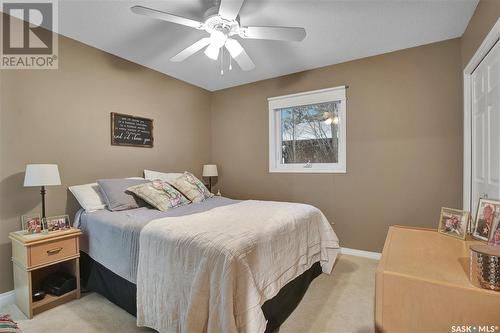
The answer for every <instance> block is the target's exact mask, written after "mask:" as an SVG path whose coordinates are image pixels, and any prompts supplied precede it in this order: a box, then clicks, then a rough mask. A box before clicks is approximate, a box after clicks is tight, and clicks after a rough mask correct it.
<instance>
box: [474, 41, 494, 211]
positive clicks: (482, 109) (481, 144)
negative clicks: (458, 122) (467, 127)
mask: <svg viewBox="0 0 500 333" xmlns="http://www.w3.org/2000/svg"><path fill="white" fill-rule="evenodd" d="M471 194H472V198H471V199H472V205H471V207H472V211H471V213H472V214H473V216H475V213H476V209H477V203H478V200H479V198H480V197H488V198H490V199H500V43H499V42H497V43H496V45H495V46H494V47H493V48H492V49H491V51H490V52H489V53H488V55H487V56H486V57H485V58H484V59H483V61H482V62H481V63H480V64H479V66H478V67H477V68H476V70H475V71H474V73H472V193H471Z"/></svg>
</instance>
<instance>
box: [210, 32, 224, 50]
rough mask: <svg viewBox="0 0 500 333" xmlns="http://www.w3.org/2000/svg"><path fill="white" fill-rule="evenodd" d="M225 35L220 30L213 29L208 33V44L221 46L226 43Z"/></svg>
mask: <svg viewBox="0 0 500 333" xmlns="http://www.w3.org/2000/svg"><path fill="white" fill-rule="evenodd" d="M226 40H227V35H226V34H225V33H223V32H222V31H219V30H215V31H213V32H212V33H211V34H210V44H211V45H214V46H217V47H219V48H221V47H223V46H224V44H225V43H226Z"/></svg>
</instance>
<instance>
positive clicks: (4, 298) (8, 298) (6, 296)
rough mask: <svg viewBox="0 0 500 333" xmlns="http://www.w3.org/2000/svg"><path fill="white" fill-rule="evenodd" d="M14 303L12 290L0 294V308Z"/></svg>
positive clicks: (14, 296)
mask: <svg viewBox="0 0 500 333" xmlns="http://www.w3.org/2000/svg"><path fill="white" fill-rule="evenodd" d="M14 303H16V294H15V293H14V290H11V291H7V292H6V293H3V294H0V308H2V307H4V306H7V305H10V304H14Z"/></svg>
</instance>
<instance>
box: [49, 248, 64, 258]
mask: <svg viewBox="0 0 500 333" xmlns="http://www.w3.org/2000/svg"><path fill="white" fill-rule="evenodd" d="M62 249H63V248H62V247H58V248H55V249H52V250H47V254H48V255H49V256H50V255H51V254H56V253H59V252H61V250H62Z"/></svg>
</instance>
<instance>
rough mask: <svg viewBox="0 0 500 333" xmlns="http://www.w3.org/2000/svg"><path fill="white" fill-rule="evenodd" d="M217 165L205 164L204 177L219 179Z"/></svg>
mask: <svg viewBox="0 0 500 333" xmlns="http://www.w3.org/2000/svg"><path fill="white" fill-rule="evenodd" d="M217 176H218V174H217V165H215V164H205V165H204V166H203V177H217Z"/></svg>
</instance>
